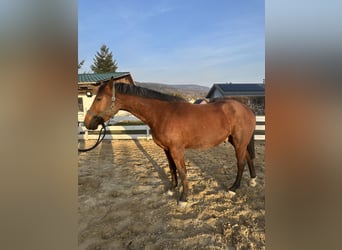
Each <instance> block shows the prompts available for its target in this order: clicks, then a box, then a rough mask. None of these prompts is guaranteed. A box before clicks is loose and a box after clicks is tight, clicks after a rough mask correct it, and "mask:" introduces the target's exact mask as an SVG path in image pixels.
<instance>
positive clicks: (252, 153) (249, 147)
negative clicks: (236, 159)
mask: <svg viewBox="0 0 342 250" xmlns="http://www.w3.org/2000/svg"><path fill="white" fill-rule="evenodd" d="M247 151H248V153H249V156H250V158H251V159H254V158H255V149H254V131H253V134H252V137H251V140H250V141H249V143H248V145H247Z"/></svg>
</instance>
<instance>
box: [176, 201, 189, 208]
mask: <svg viewBox="0 0 342 250" xmlns="http://www.w3.org/2000/svg"><path fill="white" fill-rule="evenodd" d="M187 204H188V202H187V201H179V202H178V207H180V208H185V207H186V205H187Z"/></svg>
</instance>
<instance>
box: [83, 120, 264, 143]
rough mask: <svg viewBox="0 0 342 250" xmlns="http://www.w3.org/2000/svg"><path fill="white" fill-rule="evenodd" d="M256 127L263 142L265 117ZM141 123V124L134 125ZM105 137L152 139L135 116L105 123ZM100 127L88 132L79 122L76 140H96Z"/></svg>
mask: <svg viewBox="0 0 342 250" xmlns="http://www.w3.org/2000/svg"><path fill="white" fill-rule="evenodd" d="M256 121H257V125H256V127H255V133H254V139H255V140H265V116H257V117H256ZM123 122H127V123H133V124H132V125H120V124H118V123H123ZM136 123H141V124H136ZM107 125H108V126H107V127H106V131H107V133H106V135H105V137H104V139H107V140H113V139H119V140H127V139H147V140H149V139H152V135H151V131H150V130H151V129H150V127H149V126H147V125H146V124H143V123H142V122H141V121H140V120H139V119H138V118H136V117H135V116H116V117H114V118H112V119H110V120H109V122H107ZM99 132H100V126H99V128H98V129H96V130H88V129H87V128H86V127H84V125H83V122H80V121H79V126H78V139H81V140H93V139H97V138H98V134H99Z"/></svg>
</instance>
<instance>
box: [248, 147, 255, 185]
mask: <svg viewBox="0 0 342 250" xmlns="http://www.w3.org/2000/svg"><path fill="white" fill-rule="evenodd" d="M246 160H247V165H248V169H249V174H250V176H251V180H250V181H249V185H250V186H251V187H255V186H256V184H257V183H256V174H255V167H254V161H253V159H251V157H250V154H249V152H248V150H247V152H246Z"/></svg>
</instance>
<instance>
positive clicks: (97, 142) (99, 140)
mask: <svg viewBox="0 0 342 250" xmlns="http://www.w3.org/2000/svg"><path fill="white" fill-rule="evenodd" d="M101 125H102V128H101V130H100V132H99V137H98V138H97V141H96V143H95V144H94V145H93V146H92V147H90V148H78V152H87V151H90V150H92V149H94V148H96V147H97V145H99V144H100V143H101V142H102V140H103V139H104V137H105V135H106V126H105V124H104V123H101ZM102 131H104V132H103V134H102V137H101V133H102Z"/></svg>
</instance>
